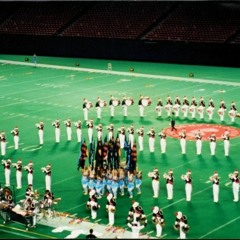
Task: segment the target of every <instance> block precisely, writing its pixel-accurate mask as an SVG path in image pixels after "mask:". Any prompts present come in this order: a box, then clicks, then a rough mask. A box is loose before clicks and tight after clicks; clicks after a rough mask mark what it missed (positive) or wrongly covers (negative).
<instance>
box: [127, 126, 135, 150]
mask: <svg viewBox="0 0 240 240" xmlns="http://www.w3.org/2000/svg"><path fill="white" fill-rule="evenodd" d="M128 133H129V135H128V138H129V144H130V146H131V148H132V147H133V144H134V127H133V126H131V127H130V128H128Z"/></svg>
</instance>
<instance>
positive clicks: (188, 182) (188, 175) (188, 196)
mask: <svg viewBox="0 0 240 240" xmlns="http://www.w3.org/2000/svg"><path fill="white" fill-rule="evenodd" d="M191 175H192V172H191V170H188V171H187V173H186V174H185V175H184V174H182V176H181V179H182V180H184V181H185V183H186V184H185V193H186V201H187V202H190V201H191V197H192V176H191Z"/></svg>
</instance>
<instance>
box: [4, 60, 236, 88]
mask: <svg viewBox="0 0 240 240" xmlns="http://www.w3.org/2000/svg"><path fill="white" fill-rule="evenodd" d="M0 63H4V64H13V65H22V66H34V63H26V62H19V61H11V60H1V59H0ZM37 67H41V68H52V69H65V70H72V71H78V72H89V73H105V74H110V75H120V76H131V77H143V78H153V79H164V80H172V81H186V82H194V83H196V82H200V83H212V84H220V85H226V86H240V83H239V82H226V81H219V80H206V79H203V78H189V77H188V78H186V77H174V76H168V75H154V74H144V73H135V72H120V71H108V70H100V69H92V68H79V67H67V66H59V65H50V64H37Z"/></svg>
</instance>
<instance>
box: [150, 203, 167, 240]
mask: <svg viewBox="0 0 240 240" xmlns="http://www.w3.org/2000/svg"><path fill="white" fill-rule="evenodd" d="M152 222H153V223H154V224H155V226H156V233H157V234H156V237H161V236H162V228H163V227H162V226H163V224H165V220H164V216H163V212H162V210H160V209H159V208H158V207H154V208H153V214H152Z"/></svg>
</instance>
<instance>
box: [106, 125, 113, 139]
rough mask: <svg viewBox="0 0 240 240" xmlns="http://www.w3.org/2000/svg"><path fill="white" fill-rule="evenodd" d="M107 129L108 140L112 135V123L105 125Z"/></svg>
mask: <svg viewBox="0 0 240 240" xmlns="http://www.w3.org/2000/svg"><path fill="white" fill-rule="evenodd" d="M107 130H108V141H110V140H112V138H113V137H114V125H113V124H110V125H109V126H107Z"/></svg>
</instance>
